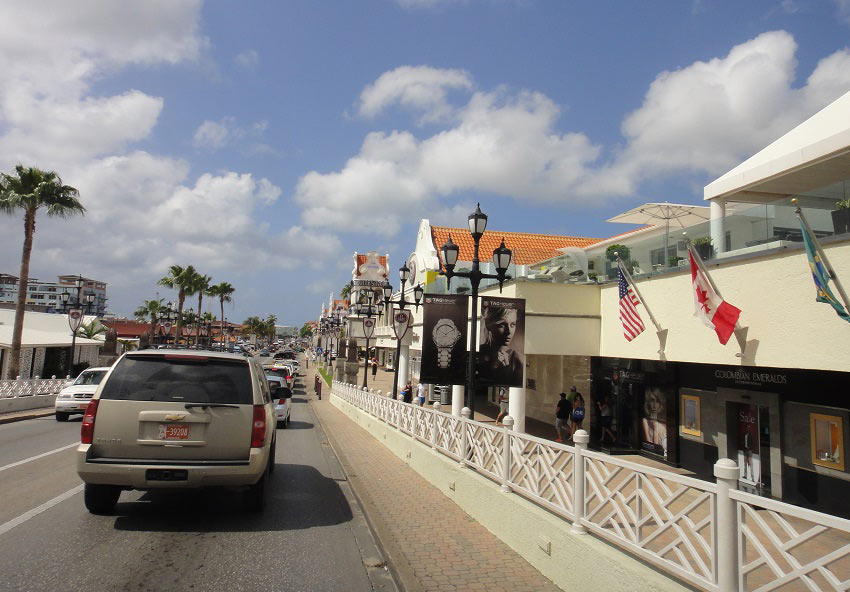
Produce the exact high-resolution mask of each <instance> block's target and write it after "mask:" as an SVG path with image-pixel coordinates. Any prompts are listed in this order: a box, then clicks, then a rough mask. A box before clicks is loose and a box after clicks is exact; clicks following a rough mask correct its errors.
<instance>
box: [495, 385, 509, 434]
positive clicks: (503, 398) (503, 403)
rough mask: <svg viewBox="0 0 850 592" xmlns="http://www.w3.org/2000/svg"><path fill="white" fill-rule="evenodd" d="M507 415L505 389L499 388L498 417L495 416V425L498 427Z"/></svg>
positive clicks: (506, 394)
mask: <svg viewBox="0 0 850 592" xmlns="http://www.w3.org/2000/svg"><path fill="white" fill-rule="evenodd" d="M507 414H508V393H507V389H505V387H503V386H500V387H499V415H497V416H496V425H500V424H501V423H502V420H503V419H504V418H505V416H506V415H507Z"/></svg>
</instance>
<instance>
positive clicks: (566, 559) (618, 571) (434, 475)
mask: <svg viewBox="0 0 850 592" xmlns="http://www.w3.org/2000/svg"><path fill="white" fill-rule="evenodd" d="M331 402H332V403H333V404H334V405H335V406H337V407H338V408H339V409H340V410H341V411H343V412H344V413H345V414H346V415H348V416H349V417H350V418H351V419H353V420H354V421H356V422H357V423H358V424H359V425H360V426H361V427H363V428H365V429H366V430H367V431H368V432H369V433H370V434H372V436H374V437H375V438H376V439H377V440H378V441H379V442H382V443H383V444H384V445H385V446H387V447H388V448H389V449H390V450H392V451H393V453H394V454H395V455H396V456H398V457H399V458H401V459H402V460H404V461H405V462H407V464H408V465H410V467H411V468H412V469H414V470H415V471H416V472H417V473H419V474H420V475H422V476H423V477H424V478H425V479H427V480H428V481H429V482H430V483H431V484H432V485H434V486H435V487H438V488H439V489H440V491H441V492H443V493H444V494H445V495H447V496H448V497H449V498H451V499H452V500H453V501H454V502H455V503H456V504H458V505H459V506H460V507H461V508H462V509H463V510H464V511H465V512H466V513H467V514H469V515H470V516H471V517H472V518H473V519H475V520H476V521H478V522H479V523H480V524H482V525H483V526H484V527H485V528H487V529H488V530H489V531H490V532H492V533H493V534H495V535H496V536H497V537H499V539H501V540H502V541H503V542H504V543H505V544H507V545H508V546H509V547H511V548H512V549H513V550H514V551H516V552H517V553H518V554H519V555H521V556H522V557H523V558H525V559H526V560H527V561H528V562H529V563H531V565H533V566H534V567H535V568H536V569H538V570H539V571H540V572H541V573H542V574H543V575H544V576H546V577H547V578H549V579H551V580H552V581H553V582H554V583H555V584H556V585H558V586H559V587H561V588H562V589H564V590H605V591H606V592H633V591H634V590H641V591H642V592H652V591H661V590H689V589H690V588H688V587H686V586H683V585H682V584H679V583H678V582H676V581H674V580H673V579H671V578H670V577H668V576H667V575H666V574H663V573H661V572H660V571H656V570H655V569H653V568H651V567H649V566H648V565H646V564H645V563H643V562H641V561H639V560H637V559H635V558H633V557H632V556H630V555H628V554H627V553H625V552H624V551H621V550H620V549H618V548H616V547H614V546H612V545H609V544H608V543H606V542H604V541H601V540H599V539H597V538H596V537H594V536H592V535H587V534H586V535H576V534H573V533H572V532H570V525H569V523H568V522H567V521H565V520H564V519H563V518H560V517H558V516H556V515H554V514H552V513H550V512H547V511H546V510H543V509H542V508H540V507H538V506H536V505H534V504H532V503H531V502H530V501H528V500H526V499H525V498H523V497H522V496H520V495H517V494H513V493H503V492H501V491H500V490H499V486H498V485H497V484H496V483H494V482H493V481H490V480H489V479H487V478H485V477H482V476H481V475H478V474H477V473H476V472H475V471H473V470H470V469H465V468H461V467H460V466H459V465H458V463H457V462H455V461H452V460H451V459H449V458H448V457H446V456H444V455H442V454H440V453H438V452H435V451H434V450H432V449H431V448H429V447H428V446H425V445H424V444H421V443H419V442H417V441H415V440H413V439H412V438H410V437H409V436H407V435H405V434H403V433H402V432H400V431H399V430H397V429H395V428H393V427H391V426H389V425H387V424H386V423H384V422H382V421H381V420H379V419H376V418H374V417H372V416H370V415H368V414H366V413H364V412H362V411H360V410H359V409H357V408H356V407H354V406H352V405H350V404H348V403H346V402H345V401H343V400H341V399H340V398H339V397H331Z"/></svg>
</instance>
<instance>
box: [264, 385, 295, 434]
mask: <svg viewBox="0 0 850 592" xmlns="http://www.w3.org/2000/svg"><path fill="white" fill-rule="evenodd" d="M266 380H268V381H269V390H270V391H271V395H272V400H273V401H274V412H275V417H276V419H277V427H279V428H286V426H288V425H289V420H290V418H291V417H292V391H291V390H290V389H289V387H287V386H286V379H285V378H284V377H283V376H278V375H275V374H266Z"/></svg>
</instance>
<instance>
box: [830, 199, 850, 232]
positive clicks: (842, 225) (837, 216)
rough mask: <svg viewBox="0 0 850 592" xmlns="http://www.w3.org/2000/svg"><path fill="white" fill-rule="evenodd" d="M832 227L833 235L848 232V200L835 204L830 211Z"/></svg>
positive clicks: (849, 228)
mask: <svg viewBox="0 0 850 592" xmlns="http://www.w3.org/2000/svg"><path fill="white" fill-rule="evenodd" d="M832 227H833V229H834V230H835V234H845V233H847V232H850V198H847V199H842V200H841V201H837V202H835V209H834V210H832Z"/></svg>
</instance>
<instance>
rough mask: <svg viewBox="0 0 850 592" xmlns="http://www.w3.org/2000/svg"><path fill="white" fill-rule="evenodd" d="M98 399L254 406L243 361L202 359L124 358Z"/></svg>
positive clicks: (248, 377)
mask: <svg viewBox="0 0 850 592" xmlns="http://www.w3.org/2000/svg"><path fill="white" fill-rule="evenodd" d="M100 398H101V399H116V400H122V401H162V402H173V403H231V404H238V405H250V404H252V403H253V402H254V400H253V394H252V390H251V372H250V369H249V367H248V363H247V361H244V362H243V361H242V360H222V359H215V358H204V357H197V358H189V357H187V358H181V359H174V358H171V359H169V358H167V357H165V356H125V357H124V359H123V360H121V362H120V363H119V364H118V366H117V367H116V368H115V369H114V370H113V371H112V375H111V376H110V377H109V380H108V381H107V382H106V384H105V385H104V387H103V392H102V393H101V395H100Z"/></svg>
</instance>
